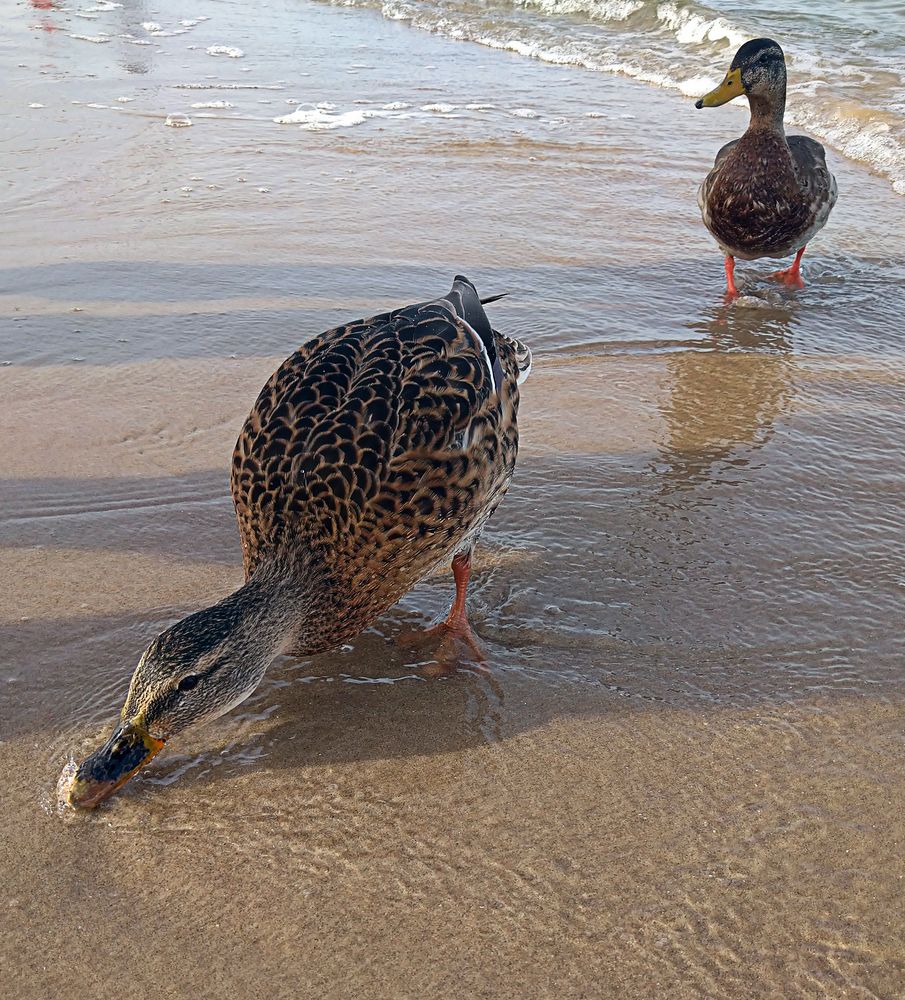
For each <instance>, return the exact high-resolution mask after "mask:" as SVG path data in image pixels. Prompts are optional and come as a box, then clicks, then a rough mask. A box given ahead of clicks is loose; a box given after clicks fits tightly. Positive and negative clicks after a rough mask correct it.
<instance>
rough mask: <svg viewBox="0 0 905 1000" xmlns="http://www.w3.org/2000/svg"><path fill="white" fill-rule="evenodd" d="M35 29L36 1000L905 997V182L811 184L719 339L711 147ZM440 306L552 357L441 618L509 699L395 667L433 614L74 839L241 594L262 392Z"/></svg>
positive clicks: (661, 132)
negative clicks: (145, 714)
mask: <svg viewBox="0 0 905 1000" xmlns="http://www.w3.org/2000/svg"><path fill="white" fill-rule="evenodd" d="M39 6H40V5H33V6H31V7H25V6H22V5H20V6H15V5H11V4H8V5H6V7H4V15H5V16H7V17H8V19H9V23H10V25H11V27H10V31H9V33H8V36H7V38H6V40H5V41H4V43H3V48H2V49H0V59H2V65H3V69H4V73H5V79H6V80H7V81H8V83H7V86H6V87H5V88H4V93H3V102H4V110H5V111H6V112H7V114H8V116H9V121H10V122H11V127H10V129H9V132H10V134H11V137H12V138H11V142H10V143H9V146H8V148H7V150H6V151H4V152H3V154H2V155H3V157H4V163H5V165H6V166H7V173H6V177H7V180H6V184H5V186H4V188H3V190H2V195H0V197H2V206H0V207H2V210H3V214H4V221H5V227H6V228H5V236H6V238H5V244H4V251H3V262H2V274H0V279H2V294H0V327H2V333H0V362H2V363H3V366H2V367H0V398H2V400H3V403H2V411H0V412H2V424H3V428H4V440H5V441H6V442H7V447H6V448H5V450H4V463H3V468H2V472H0V477H2V478H0V493H2V507H0V561H2V570H3V577H4V580H5V581H6V590H5V593H6V595H7V599H6V600H5V601H4V602H3V606H2V608H0V635H2V649H3V653H4V655H3V658H2V667H0V671H2V672H0V684H2V702H0V741H2V742H0V766H2V771H3V775H4V785H3V787H4V811H3V825H2V828H0V869H2V875H3V882H4V887H5V893H4V898H3V899H2V900H0V907H2V910H0V912H2V917H0V929H2V931H3V934H2V944H0V957H2V960H3V966H4V969H5V970H10V969H11V970H12V982H14V984H15V993H16V995H19V996H25V997H38V996H40V997H44V996H47V995H57V994H62V993H63V991H66V993H67V994H68V995H75V996H82V995H84V996H107V995H112V994H113V991H114V990H118V991H121V989H122V987H123V984H124V983H128V984H129V986H130V988H131V989H133V990H134V991H136V992H141V993H143V994H148V995H151V994H154V995H159V996H177V997H183V996H186V997H187V996H193V997H194V996H223V995H225V994H227V993H228V994H231V995H234V996H246V995H250V994H252V992H253V991H254V992H255V993H262V994H264V995H267V996H279V997H283V996H285V997H297V996H317V997H348V996H375V997H393V998H395V997H425V996H447V995H448V996H453V995H455V996H459V997H461V996H469V997H470V996H481V995H487V996H494V997H510V996H511V997H524V996H557V997H573V996H574V997H579V996H594V997H597V996H605V997H609V996H613V997H617V996H619V997H622V996H629V997H658V998H659V997H774V996H775V997H793V996H794V997H797V996H814V997H827V996H829V997H837V996H838V997H842V996H865V997H869V996H878V997H898V996H902V995H903V993H905V985H903V984H905V959H903V954H902V948H901V941H902V939H903V936H905V915H903V907H902V901H901V896H902V885H903V877H905V866H903V862H902V850H901V845H902V842H903V838H905V823H903V819H902V809H901V801H902V792H903V787H905V769H903V764H902V760H903V753H902V751H903V722H902V720H903V703H905V678H903V670H902V654H901V641H900V633H901V619H902V614H901V612H902V605H903V589H902V588H903V583H902V581H903V579H905V556H903V546H902V538H903V527H905V525H903V521H905V515H903V513H902V511H903V509H905V508H903V493H905V489H903V483H905V466H903V462H902V458H901V451H902V449H901V442H902V440H903V436H905V404H903V399H905V396H903V383H905V349H903V342H902V325H901V316H902V312H903V306H905V295H903V292H902V282H903V280H905V248H903V245H902V236H901V234H902V232H903V226H905V199H903V198H901V197H899V196H897V195H896V194H895V193H894V191H893V189H892V187H891V185H890V184H889V182H888V179H886V178H884V177H872V176H870V175H869V174H868V172H867V171H866V170H865V168H864V167H862V166H860V165H858V164H855V163H853V162H851V161H849V160H846V159H844V158H842V157H841V156H839V155H838V154H836V153H834V152H833V151H832V150H831V151H830V158H831V160H832V165H833V168H834V170H835V171H836V173H837V176H838V178H839V185H840V191H841V195H840V201H839V204H838V207H837V209H836V211H835V213H834V215H833V218H832V221H831V223H830V225H829V227H828V228H827V230H826V231H825V232H824V234H822V235H821V236H820V237H819V238H818V240H817V241H815V243H814V245H813V247H812V249H811V250H809V252H808V254H807V255H806V256H805V277H806V280H807V282H808V286H807V288H806V289H804V290H803V291H801V292H795V293H791V292H786V291H784V290H782V289H779V288H776V287H774V286H773V285H772V284H771V283H770V282H769V281H768V280H767V279H766V274H767V271H768V270H769V268H768V266H765V265H758V264H757V263H754V264H750V265H743V266H740V268H739V272H740V273H741V276H742V281H743V282H744V287H743V289H742V290H743V291H745V292H746V293H747V295H746V297H745V298H744V299H743V300H742V302H741V303H739V304H736V305H735V306H732V307H727V306H726V305H725V304H724V303H723V299H722V289H723V276H722V264H721V260H720V257H719V255H718V253H717V251H716V250H715V248H714V247H713V245H712V244H711V243H710V241H709V238H708V237H707V234H706V232H705V231H704V229H703V227H702V226H701V224H700V221H699V219H698V217H697V210H696V207H695V201H694V195H695V189H696V186H697V183H698V181H699V179H700V177H701V176H702V175H703V173H704V172H705V171H706V169H707V167H708V165H709V163H710V161H711V159H712V156H713V153H714V151H715V150H716V149H717V148H718V147H719V146H720V145H721V144H722V143H723V142H724V141H726V140H727V139H728V138H730V137H731V136H732V135H733V134H734V132H735V131H737V130H738V129H739V128H740V127H741V126H742V124H743V118H742V116H741V115H740V114H739V113H738V112H737V111H735V110H734V109H724V111H714V112H712V113H711V114H704V113H703V112H695V111H694V109H693V107H692V105H691V103H690V101H689V100H688V99H687V98H685V97H683V96H682V95H681V94H679V93H675V92H671V91H668V90H658V89H656V88H653V87H648V86H645V85H643V84H641V83H639V82H637V81H633V80H628V79H622V78H619V77H616V76H607V75H603V74H594V73H590V72H587V71H585V70H581V69H577V68H567V67H559V66H551V65H545V64H543V63H541V62H537V61H532V60H528V59H523V58H520V57H518V56H517V55H514V54H509V53H501V52H493V51H489V50H488V49H486V48H481V47H478V46H471V45H468V44H463V43H456V42H454V41H450V40H448V39H443V38H438V37H432V36H431V35H429V34H427V33H419V32H415V31H412V30H411V29H410V28H409V27H408V26H407V25H405V24H403V23H397V22H392V21H389V20H386V19H384V18H382V17H381V16H379V14H378V13H376V12H372V11H367V10H345V9H337V8H332V7H329V6H323V5H315V4H311V5H309V4H299V3H297V2H293V3H291V4H290V3H286V4H282V3H276V4H271V5H269V6H268V10H267V11H266V12H263V13H262V12H260V11H254V12H253V13H252V11H251V9H250V8H249V7H248V6H247V5H245V4H239V3H215V2H213V0H211V2H208V3H206V4H205V3H201V4H197V5H193V6H192V8H191V9H188V8H185V7H178V6H176V5H172V4H171V3H170V2H169V0H168V2H167V3H165V4H164V3H161V4H158V5H157V6H155V7H151V6H150V5H143V4H140V3H133V4H129V3H128V2H126V4H125V5H124V6H123V7H112V8H110V9H108V10H100V11H91V10H87V8H86V9H85V11H84V12H86V13H93V14H95V15H96V16H95V17H94V18H77V17H76V14H75V13H73V12H72V11H69V12H66V11H60V10H56V9H53V8H51V7H47V8H46V9H38V7H39ZM95 6H99V7H105V6H108V5H105V4H97V5H95ZM199 16H209V18H210V20H207V21H200V22H199V23H198V24H195V25H192V26H185V25H182V24H181V21H183V20H193V19H196V18H198V17H199ZM82 22H84V24H82ZM146 23H152V24H159V25H160V28H159V29H153V30H152V29H147V28H145V27H143V25H144V24H146ZM85 25H88V27H87V28H86V27H85ZM182 28H184V29H185V31H184V33H182V34H161V33H158V32H167V31H177V30H181V29H182ZM51 29H53V30H51ZM102 33H103V34H102ZM74 34H82V35H90V36H92V37H95V38H102V37H106V38H108V39H109V40H107V41H100V42H98V41H88V40H85V39H84V38H73V37H71V36H72V35H74ZM124 35H129V36H131V38H130V37H122V36H124ZM137 41H149V42H150V44H148V45H139V44H134V43H135V42H137ZM189 46H194V47H193V48H190V47H189ZM216 46H222V47H224V48H238V49H241V50H242V52H243V54H242V55H241V56H236V57H234V56H231V55H225V54H222V53H219V54H217V53H215V54H213V55H211V54H208V51H207V50H208V49H209V48H211V47H216ZM20 64H21V65H20ZM245 69H247V70H248V72H243V70H245ZM306 74H307V75H306ZM264 88H267V89H264ZM118 98H129V100H124V101H119V100H117V99H118ZM73 101H78V102H79V103H78V104H73V103H72V102H73ZM223 101H225V102H228V103H230V104H232V105H233V107H231V108H222V107H221V108H195V107H193V105H194V104H203V103H212V102H223ZM290 101H292V102H299V103H288V102H290ZM364 101H367V102H369V103H367V104H364V103H357V102H364ZM261 102H269V103H261ZM30 104H43V107H42V108H32V107H29V105H30ZM319 104H321V105H323V104H331V105H333V107H321V108H318V107H317V105H319ZM92 105H100V106H99V107H95V106H92ZM400 105H407V106H406V107H400ZM299 108H301V109H302V110H303V112H309V114H308V116H307V117H305V116H303V115H300V116H298V119H299V120H297V121H296V122H295V123H289V124H277V123H275V122H274V121H273V119H274V118H277V117H283V116H287V115H292V114H294V113H295V112H296V111H297V109H299ZM425 109H426V110H425ZM362 110H370V111H378V112H381V113H380V114H375V115H372V116H362V115H361V114H360V112H361V111H362ZM177 114H179V115H186V116H188V117H190V118H191V120H192V122H193V124H192V125H191V127H186V128H173V127H167V126H166V125H165V124H164V122H165V119H166V116H167V115H177ZM206 115H209V116H211V117H205V116H206ZM340 120H341V121H340ZM302 126H305V127H302ZM312 126H314V127H312ZM324 126H328V127H324ZM457 271H463V272H464V273H466V274H468V275H469V276H470V277H471V278H472V279H473V280H474V281H475V282H476V283H477V285H478V287H479V288H480V289H481V290H482V291H484V292H486V293H487V294H490V293H494V292H498V291H504V290H508V291H510V292H511V295H510V296H509V297H508V298H507V299H505V300H503V301H501V302H500V303H498V304H495V305H494V306H492V307H491V308H492V315H493V319H494V322H495V325H497V326H498V327H499V328H500V329H502V330H506V331H511V332H512V333H514V334H516V335H518V336H520V337H523V338H524V339H526V340H527V341H529V342H530V343H531V345H532V347H534V349H535V358H536V364H535V371H534V373H533V375H532V377H531V380H530V381H529V382H528V383H527V385H526V386H525V392H524V396H523V410H522V413H523V419H522V427H523V450H522V453H521V460H520V467H519V470H518V472H517V475H516V479H515V482H514V484H513V487H512V490H511V492H510V495H509V497H508V498H507V500H506V502H505V503H504V504H503V506H502V507H501V508H500V510H499V511H498V513H497V515H496V516H495V518H494V521H493V523H492V525H491V528H490V529H489V530H488V532H487V535H486V538H485V543H484V544H483V546H482V547H481V549H480V553H479V557H478V562H477V572H476V578H475V585H474V588H473V592H472V594H471V600H470V606H471V609H472V615H473V620H474V623H475V625H476V628H477V630H478V632H479V634H480V636H481V638H482V640H483V642H484V643H485V645H486V647H487V651H488V657H489V660H490V663H491V666H492V670H491V673H490V674H489V675H487V676H485V675H481V674H477V673H474V672H463V673H460V674H459V675H456V676H452V677H449V678H446V679H432V678H431V677H430V674H431V672H432V671H431V669H430V668H431V655H430V649H429V648H428V649H427V650H424V649H422V650H420V651H418V652H417V653H416V652H413V651H412V650H411V649H410V648H408V647H403V646H400V645H399V644H397V642H396V641H395V640H396V637H397V636H398V634H399V633H400V632H401V631H402V630H404V629H408V628H410V627H411V626H413V625H415V626H417V625H421V624H428V623H429V622H430V621H431V620H432V619H433V618H435V617H438V616H439V615H440V614H441V613H442V612H443V611H444V610H445V608H446V606H447V604H448V601H449V599H450V597H451V591H452V586H451V580H450V579H448V578H447V577H446V576H445V575H442V574H441V575H438V576H437V577H436V578H434V579H431V580H430V581H427V582H426V583H425V584H424V585H423V586H421V587H419V588H418V589H417V590H416V591H415V592H414V593H412V594H411V595H409V597H407V598H406V600H405V601H404V602H403V603H402V604H401V605H400V606H399V607H398V608H396V609H394V611H393V612H391V613H390V614H389V615H387V616H386V617H385V618H384V619H382V620H381V621H379V622H378V623H376V624H375V626H374V627H373V628H372V629H371V630H369V631H368V632H367V633H366V634H365V635H363V636H361V637H360V638H359V639H358V640H357V641H356V642H355V643H353V644H352V646H351V647H350V648H347V649H343V650H340V651H337V652H336V653H333V654H330V655H328V656H324V657H320V658H318V659H317V660H315V661H311V662H304V663H299V662H292V661H285V662H279V663H276V664H275V665H274V667H273V668H272V669H271V671H270V673H269V674H268V677H267V679H266V680H265V682H264V683H263V684H262V686H261V688H260V689H259V690H258V692H257V693H256V694H255V695H254V696H253V698H252V699H250V700H249V701H248V702H247V703H245V704H244V705H243V706H241V707H240V708H239V709H237V710H236V711H234V712H233V713H231V714H230V715H229V716H227V717H225V718H224V719H222V720H220V721H218V722H217V723H215V724H213V725H211V726H209V727H207V728H205V729H202V730H199V731H197V732H196V733H193V734H191V735H189V736H187V737H186V739H185V740H183V741H181V742H180V744H179V745H178V746H176V745H174V746H173V747H172V748H169V749H168V751H167V753H166V754H165V755H162V756H161V757H160V758H158V760H157V761H155V762H154V764H153V765H152V766H151V767H149V769H148V771H147V772H146V773H145V774H144V775H142V776H140V777H139V778H137V779H136V780H135V781H134V782H133V783H132V784H131V785H130V786H129V787H128V788H127V789H125V790H124V792H123V793H122V794H121V795H119V796H118V797H117V798H116V799H114V800H113V801H111V803H110V804H109V805H108V806H106V807H104V808H102V809H101V810H99V811H98V812H97V813H96V814H91V815H74V814H71V813H68V812H62V813H61V812H60V811H59V810H58V809H57V808H56V801H55V791H54V789H55V783H56V779H57V776H58V774H59V772H60V769H61V768H62V766H63V765H64V763H65V762H66V760H67V759H68V758H69V756H70V755H77V756H78V755H81V754H82V753H84V752H85V751H86V750H87V749H89V748H91V747H93V746H94V745H95V744H96V743H97V742H98V741H99V740H100V739H101V738H103V736H104V735H105V734H106V733H107V732H108V731H109V726H110V725H111V723H112V721H113V720H114V718H115V717H116V715H117V713H118V710H119V706H120V704H121V701H122V697H123V695H124V692H125V689H126V685H127V683H128V678H129V676H130V674H131V671H132V668H133V666H134V664H135V662H136V660H137V657H138V655H139V654H140V652H141V650H142V649H143V648H144V646H145V645H146V644H147V642H148V641H149V640H150V639H151V638H152V637H153V636H154V635H155V634H156V633H157V632H158V631H159V630H160V629H162V628H163V627H165V626H166V625H167V624H168V623H170V622H172V621H173V620H174V619H175V618H177V617H179V616H180V615H181V614H183V613H185V612H187V611H189V610H192V609H194V608H196V607H198V606H200V605H201V604H203V603H205V602H209V601H212V600H214V599H216V598H217V597H218V596H220V595H222V594H223V593H225V592H226V591H227V590H228V589H229V588H230V587H232V586H234V585H235V584H236V583H237V582H238V580H239V579H240V575H241V569H240V554H239V547H238V540H237V536H236V531H235V527H234V523H233V519H232V513H231V509H230V502H229V499H228V491H227V469H228V457H229V453H230V449H231V447H232V444H233V441H234V439H235V436H236V433H237V431H238V428H239V426H240V424H241V421H242V419H243V418H244V416H245V414H246V413H247V411H248V409H249V407H250V405H251V403H252V401H253V399H254V396H255V394H256V393H257V390H258V388H259V387H260V385H261V384H262V383H263V381H264V380H265V378H266V377H267V376H268V375H269V373H270V372H271V371H272V369H273V368H274V367H275V365H276V364H277V363H278V362H279V361H280V360H281V359H282V358H283V357H284V356H285V355H286V354H288V353H289V352H290V351H291V350H292V349H293V348H294V346H295V345H296V344H297V343H299V342H300V341H302V340H304V339H306V338H307V337H308V336H309V335H311V334H313V333H315V332H317V331H319V330H321V329H323V328H325V327H327V326H329V325H331V324H333V323H335V322H338V321H340V320H343V319H348V318H352V317H354V316H359V315H364V314H367V313H370V312H373V311H375V310H377V309H379V308H382V307H384V306H390V305H393V304H398V303H401V302H407V301H414V300H417V299H421V298H424V297H427V296H431V295H434V294H437V293H440V292H442V291H444V290H445V289H446V288H447V287H448V284H449V281H450V279H451V277H452V275H453V274H454V273H456V272H457ZM4 975H8V973H7V972H4Z"/></svg>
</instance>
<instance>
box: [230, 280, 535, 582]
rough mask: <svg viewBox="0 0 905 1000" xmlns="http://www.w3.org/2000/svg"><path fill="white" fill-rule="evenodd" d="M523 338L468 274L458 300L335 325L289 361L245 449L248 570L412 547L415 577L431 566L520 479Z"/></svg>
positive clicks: (235, 490)
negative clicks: (495, 319) (285, 559)
mask: <svg viewBox="0 0 905 1000" xmlns="http://www.w3.org/2000/svg"><path fill="white" fill-rule="evenodd" d="M466 316H467V317H468V318H467V319H466ZM482 320H483V322H482ZM472 324H475V325H474V326H473V325H472ZM476 326H477V328H478V329H476V328H475V327H476ZM482 334H483V336H482ZM488 341H489V343H488ZM513 343H515V342H511V341H504V340H497V338H496V336H495V335H494V333H493V331H492V329H491V327H490V324H489V321H487V318H486V315H485V314H484V311H483V307H482V306H481V303H480V299H479V298H478V296H477V292H475V291H474V286H472V285H471V283H470V282H467V280H466V279H460V278H457V279H456V283H455V284H454V285H453V289H452V291H451V292H450V293H449V294H448V295H447V296H444V297H442V298H439V299H436V300H434V301H432V302H425V303H420V304H417V305H413V306H407V307H405V308H402V309H397V310H394V311H392V312H389V313H383V314H380V315H378V316H374V317H371V318H369V319H364V320H359V321H357V322H354V323H349V324H347V325H345V326H341V327H337V328H336V329H333V330H328V331H327V332H326V333H323V334H321V335H320V336H318V337H315V338H314V339H313V340H311V341H309V342H308V343H307V344H305V345H303V346H302V347H301V348H300V349H299V350H298V351H296V352H295V354H293V355H292V356H291V357H289V358H287V360H286V361H284V362H283V364H282V365H280V367H279V368H278V369H277V370H276V372H274V374H273V375H272V376H271V378H270V379H269V380H268V382H267V384H266V385H265V386H264V388H263V389H262V391H261V393H260V395H259V396H258V399H257V401H256V402H255V405H254V407H253V408H252V411H251V413H250V414H249V417H248V419H247V420H246V422H245V426H244V427H243V429H242V432H241V434H240V435H239V439H238V442H237V443H236V448H235V451H234V454H233V471H232V483H231V486H232V494H233V500H234V502H235V506H236V514H237V518H238V522H239V532H240V535H241V538H242V546H243V553H244V561H245V571H246V576H251V575H252V574H253V573H254V571H255V569H256V568H257V566H258V565H259V563H260V562H261V560H262V559H263V558H264V557H265V556H267V555H268V554H274V553H282V554H286V555H288V556H289V557H291V556H292V554H293V553H295V552H300V551H304V552H306V553H311V552H317V553H318V554H319V559H320V561H321V562H322V563H327V564H330V565H338V564H345V565H346V566H349V565H352V564H354V563H358V564H361V563H362V561H363V559H364V558H365V557H369V556H372V555H373V556H374V558H375V559H379V561H380V562H383V563H386V562H387V561H390V560H392V559H393V558H394V557H395V556H396V555H398V550H399V549H400V547H406V548H407V552H406V562H407V565H408V571H407V573H406V576H407V577H408V576H411V575H412V573H415V572H417V571H418V570H419V569H420V571H421V573H423V572H424V571H426V568H429V567H430V565H432V564H433V562H436V561H437V559H438V558H440V557H442V555H443V554H444V552H445V551H448V550H449V548H450V547H451V546H452V545H454V544H455V541H456V538H457V536H459V535H461V534H463V533H465V532H467V531H469V530H471V529H472V528H473V526H474V524H475V523H476V521H478V520H479V519H480V516H481V514H482V513H483V512H485V511H486V509H487V507H488V506H489V505H492V506H494V507H495V506H496V503H497V502H498V501H499V499H501V498H502V493H503V492H505V486H508V479H509V478H511V472H512V467H513V466H514V462H515V451H516V450H517V432H516V431H515V413H516V409H517V405H518V390H517V388H516V382H517V379H518V377H519V365H520V362H519V354H518V351H517V350H516V348H515V347H514V346H512V345H513ZM491 348H492V349H493V352H492V353H491ZM522 360H524V359H522ZM497 373H499V382H497V380H496V379H497ZM501 483H504V485H503V486H502V492H501V491H500V486H501ZM497 494H498V495H497ZM410 585H411V584H410V583H408V585H405V586H404V587H403V589H402V592H404V590H407V589H408V587H409V586H410ZM400 586H402V583H400Z"/></svg>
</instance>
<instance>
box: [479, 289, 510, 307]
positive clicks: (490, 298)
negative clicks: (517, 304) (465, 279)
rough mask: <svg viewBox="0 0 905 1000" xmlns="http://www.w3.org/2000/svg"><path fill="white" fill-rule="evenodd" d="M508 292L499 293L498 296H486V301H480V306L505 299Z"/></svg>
mask: <svg viewBox="0 0 905 1000" xmlns="http://www.w3.org/2000/svg"><path fill="white" fill-rule="evenodd" d="M508 294H509V292H500V294H499V295H488V296H487V298H486V299H481V305H482V306H486V305H488V304H489V303H491V302H498V301H499V300H500V299H505V298H506V296H507V295H508Z"/></svg>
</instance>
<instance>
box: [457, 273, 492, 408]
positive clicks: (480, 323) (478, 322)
mask: <svg viewBox="0 0 905 1000" xmlns="http://www.w3.org/2000/svg"><path fill="white" fill-rule="evenodd" d="M500 297H501V296H498V295H497V296H494V297H493V298H491V299H487V300H486V301H488V302H492V301H494V299H497V298H500ZM444 298H445V299H446V300H447V301H448V302H450V303H451V304H452V307H453V309H455V311H456V314H457V315H458V316H460V317H461V318H462V319H464V320H465V322H466V323H468V325H469V326H470V327H471V328H472V329H473V330H474V331H475V333H476V334H477V335H478V336H479V337H480V338H481V340H482V341H483V343H484V347H485V348H486V350H487V357H488V359H489V361H490V369H491V372H492V373H493V381H494V385H495V387H496V388H497V389H499V387H500V385H501V383H502V381H503V369H502V366H501V365H500V360H499V358H498V357H497V349H496V337H495V336H494V333H493V327H492V326H491V325H490V320H489V319H488V318H487V314H486V313H485V312H484V303H483V302H482V300H481V298H480V296H479V295H478V292H477V289H476V288H475V286H474V285H473V284H472V283H471V282H470V281H469V280H468V278H466V277H464V276H463V275H461V274H457V275H456V277H455V279H454V280H453V286H452V288H451V289H450V291H449V292H448V294H447V295H445V296H444Z"/></svg>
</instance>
